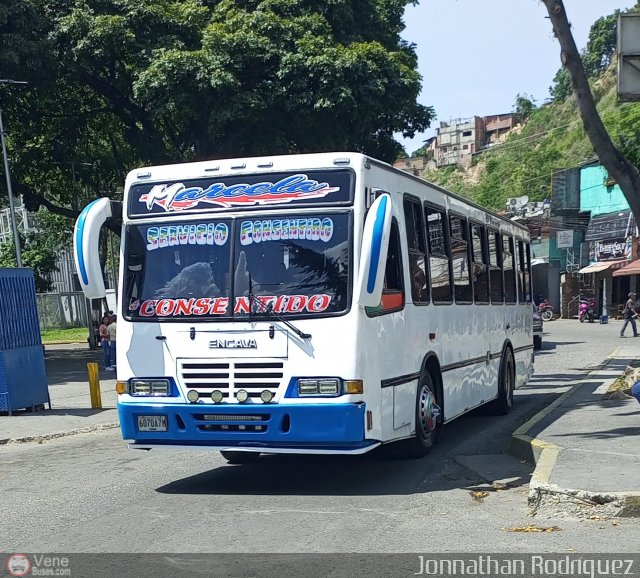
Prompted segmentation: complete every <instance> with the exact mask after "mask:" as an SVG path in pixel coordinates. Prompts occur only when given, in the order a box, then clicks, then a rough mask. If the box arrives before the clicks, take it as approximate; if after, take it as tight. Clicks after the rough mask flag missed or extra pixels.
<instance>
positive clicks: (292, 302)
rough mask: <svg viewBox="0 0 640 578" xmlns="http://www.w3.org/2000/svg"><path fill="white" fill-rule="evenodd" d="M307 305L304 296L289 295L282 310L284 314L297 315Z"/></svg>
mask: <svg viewBox="0 0 640 578" xmlns="http://www.w3.org/2000/svg"><path fill="white" fill-rule="evenodd" d="M306 304H307V297H306V295H289V299H287V305H286V307H285V308H284V312H285V313H298V312H300V311H302V310H303V309H304V307H305V305H306Z"/></svg>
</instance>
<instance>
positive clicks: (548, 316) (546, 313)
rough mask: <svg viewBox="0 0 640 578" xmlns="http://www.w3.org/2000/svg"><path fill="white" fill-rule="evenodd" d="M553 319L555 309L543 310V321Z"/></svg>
mask: <svg viewBox="0 0 640 578" xmlns="http://www.w3.org/2000/svg"><path fill="white" fill-rule="evenodd" d="M552 319H553V311H549V310H546V311H543V312H542V320H543V321H551V320H552Z"/></svg>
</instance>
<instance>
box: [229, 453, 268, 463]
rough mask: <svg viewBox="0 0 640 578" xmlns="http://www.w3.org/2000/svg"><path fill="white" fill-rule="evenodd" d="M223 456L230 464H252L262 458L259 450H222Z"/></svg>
mask: <svg viewBox="0 0 640 578" xmlns="http://www.w3.org/2000/svg"><path fill="white" fill-rule="evenodd" d="M220 454H221V455H222V457H223V458H224V459H225V460H227V461H228V462H229V463H230V464H251V463H253V462H255V461H257V460H259V459H260V453H259V452H234V451H225V452H220Z"/></svg>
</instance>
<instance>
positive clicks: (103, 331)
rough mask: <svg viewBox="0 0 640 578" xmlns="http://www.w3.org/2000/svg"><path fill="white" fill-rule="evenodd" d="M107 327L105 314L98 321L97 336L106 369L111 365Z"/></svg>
mask: <svg viewBox="0 0 640 578" xmlns="http://www.w3.org/2000/svg"><path fill="white" fill-rule="evenodd" d="M107 327H109V317H108V316H107V315H105V316H104V317H103V318H102V321H101V322H100V327H99V328H98V336H99V339H100V347H102V351H103V353H104V368H105V369H107V370H108V369H109V367H110V366H111V346H110V345H109V330H108V329H107Z"/></svg>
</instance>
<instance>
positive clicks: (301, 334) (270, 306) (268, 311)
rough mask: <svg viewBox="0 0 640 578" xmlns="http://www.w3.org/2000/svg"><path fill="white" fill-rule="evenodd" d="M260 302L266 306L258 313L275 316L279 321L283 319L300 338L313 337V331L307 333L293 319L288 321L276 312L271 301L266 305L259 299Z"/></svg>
mask: <svg viewBox="0 0 640 578" xmlns="http://www.w3.org/2000/svg"><path fill="white" fill-rule="evenodd" d="M254 299H255V297H254ZM258 302H259V303H260V304H261V305H263V306H264V307H265V309H264V310H263V311H258V313H260V314H263V315H266V316H270V317H275V318H276V319H277V320H278V321H281V322H282V323H284V324H285V325H286V326H287V327H288V328H289V329H291V331H293V332H294V333H295V334H296V335H297V336H298V337H300V339H311V333H305V332H304V331H300V330H299V329H298V328H297V327H296V326H295V325H294V324H293V323H291V321H287V320H286V319H285V318H284V317H282V315H280V314H279V313H276V312H275V311H274V310H273V303H269V304H268V305H266V306H265V305H264V304H263V303H262V301H260V300H258Z"/></svg>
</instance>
